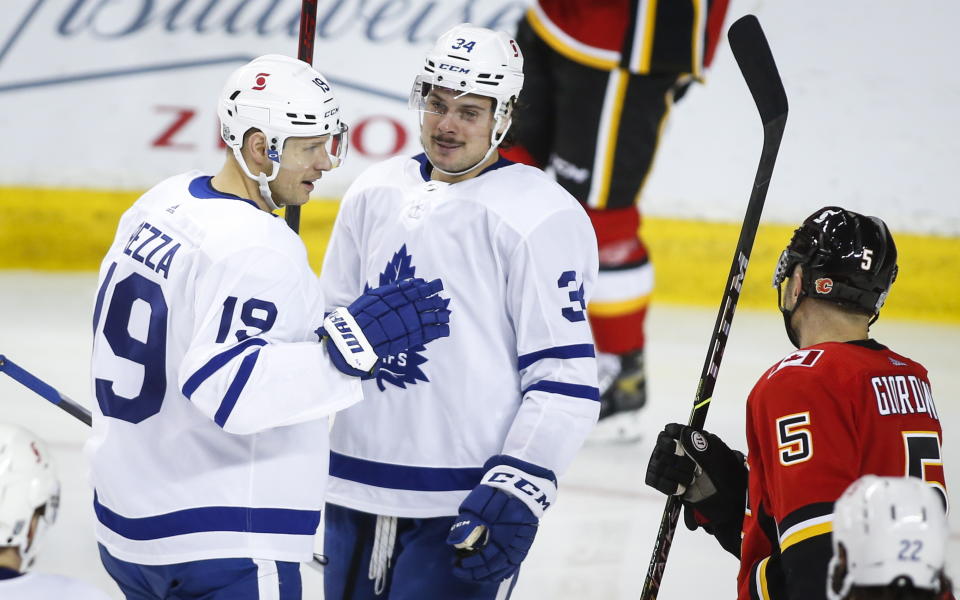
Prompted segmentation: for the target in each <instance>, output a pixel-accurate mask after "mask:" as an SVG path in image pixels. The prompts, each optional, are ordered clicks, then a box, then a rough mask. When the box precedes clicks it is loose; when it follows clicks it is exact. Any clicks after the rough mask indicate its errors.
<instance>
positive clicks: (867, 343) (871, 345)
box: [847, 339, 887, 350]
mask: <svg viewBox="0 0 960 600" xmlns="http://www.w3.org/2000/svg"><path fill="white" fill-rule="evenodd" d="M847 343H848V344H853V345H854V346H860V347H862V348H866V349H867V350H886V349H887V347H886V346H884V345H883V344H881V343H880V342H878V341H877V340H874V339H866V340H851V341H849V342H847Z"/></svg>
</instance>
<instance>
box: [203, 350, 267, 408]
mask: <svg viewBox="0 0 960 600" xmlns="http://www.w3.org/2000/svg"><path fill="white" fill-rule="evenodd" d="M259 356H260V350H254V351H253V352H251V353H250V354H248V355H246V356H244V357H243V362H241V363H240V368H239V369H237V375H236V377H234V378H233V382H232V383H231V384H230V387H229V388H227V394H226V395H225V396H224V397H223V401H222V402H220V408H218V409H217V414H216V415H214V417H213V421H214V423H216V424H217V425H219V426H220V427H223V426H224V425H225V424H226V422H227V419H229V418H230V413H232V412H233V407H234V406H236V405H237V399H238V398H240V392H242V391H243V386H245V385H247V381H248V380H249V379H250V373H252V372H253V366H254V365H255V364H257V357H259Z"/></svg>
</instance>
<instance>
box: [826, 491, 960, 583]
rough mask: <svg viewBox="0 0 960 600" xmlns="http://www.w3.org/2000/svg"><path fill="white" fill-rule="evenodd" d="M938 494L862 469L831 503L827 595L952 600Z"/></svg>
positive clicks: (945, 530)
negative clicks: (831, 554)
mask: <svg viewBox="0 0 960 600" xmlns="http://www.w3.org/2000/svg"><path fill="white" fill-rule="evenodd" d="M944 498H945V496H943V495H941V494H939V493H937V492H936V491H934V488H933V487H932V486H931V485H930V484H928V483H927V482H925V481H923V480H921V479H920V478H918V477H878V476H876V475H864V476H863V477H861V478H860V479H857V480H856V481H854V482H853V483H851V484H850V487H848V488H847V489H846V491H844V492H843V495H842V496H840V498H839V499H838V500H837V502H836V504H835V505H834V507H833V540H832V545H833V557H832V558H831V559H830V564H829V566H828V567H827V590H826V591H827V598H828V599H829V600H953V599H954V596H953V583H952V582H951V581H950V578H949V577H947V575H946V572H945V570H944V568H945V563H946V552H947V537H948V536H949V535H950V527H949V526H948V525H947V517H946V514H945V512H944V508H945V507H944V505H943V499H944Z"/></svg>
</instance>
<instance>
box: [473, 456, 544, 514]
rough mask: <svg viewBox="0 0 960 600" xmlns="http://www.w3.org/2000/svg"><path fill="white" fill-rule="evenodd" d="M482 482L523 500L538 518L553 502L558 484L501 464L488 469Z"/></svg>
mask: <svg viewBox="0 0 960 600" xmlns="http://www.w3.org/2000/svg"><path fill="white" fill-rule="evenodd" d="M480 483H482V484H484V485H489V486H490V487H495V488H498V489H501V490H503V491H505V492H507V493H508V494H511V495H513V496H516V497H517V498H518V499H519V500H522V501H523V503H524V504H526V505H527V507H528V508H529V509H530V511H531V512H533V514H535V515H536V516H537V518H538V519H539V518H543V513H544V511H545V510H547V509H548V508H550V505H551V504H553V499H554V497H555V496H556V495H557V484H556V483H554V482H552V481H550V480H549V479H545V478H543V477H536V476H534V475H530V474H529V473H524V472H523V471H521V470H520V469H517V468H514V467H511V466H509V465H499V466H497V467H495V468H493V469H490V470H489V471H487V473H486V475H484V478H483V481H481V482H480Z"/></svg>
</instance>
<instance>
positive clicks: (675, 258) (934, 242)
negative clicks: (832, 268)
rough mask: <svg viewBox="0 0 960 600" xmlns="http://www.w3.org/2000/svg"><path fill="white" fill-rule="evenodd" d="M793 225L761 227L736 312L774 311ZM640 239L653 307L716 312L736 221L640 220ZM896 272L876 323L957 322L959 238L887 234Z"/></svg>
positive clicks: (736, 233) (959, 319) (959, 314)
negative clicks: (780, 263) (779, 269)
mask: <svg viewBox="0 0 960 600" xmlns="http://www.w3.org/2000/svg"><path fill="white" fill-rule="evenodd" d="M795 228H796V225H773V224H766V225H761V226H760V228H759V230H758V231H757V238H756V241H755V242H754V245H753V252H752V254H751V256H750V265H749V269H748V270H747V277H746V280H745V281H744V285H743V288H742V292H741V296H740V301H739V304H738V305H737V306H738V308H744V307H748V308H759V309H767V310H776V306H777V291H776V289H775V288H773V287H772V286H771V280H772V278H773V269H774V267H775V266H776V263H777V259H778V258H779V257H780V252H781V251H782V250H783V249H784V248H785V247H786V245H787V243H788V242H789V241H790V237H791V236H792V235H793V230H794V229H795ZM642 234H643V239H644V241H645V243H646V244H647V247H648V249H649V250H650V259H651V261H652V262H653V265H654V268H656V270H657V281H656V285H655V287H654V290H653V298H652V302H653V304H654V305H656V304H658V303H661V302H662V303H664V304H684V305H690V306H705V307H713V308H714V309H715V308H716V307H717V306H719V303H720V298H721V296H722V295H723V289H724V286H725V285H726V283H727V275H728V274H729V271H730V263H731V261H732V259H733V252H734V249H735V248H736V245H737V238H738V237H739V236H740V223H716V222H708V221H694V220H685V219H663V218H655V217H644V218H643V225H642ZM893 236H894V239H895V240H896V242H897V253H898V263H899V265H900V273H899V275H898V276H897V281H896V283H894V284H893V288H892V289H891V292H890V296H889V297H888V298H887V301H886V304H885V305H884V307H883V309H882V310H881V318H896V319H913V320H920V321H932V322H947V323H960V277H958V276H957V273H958V266H957V262H958V259H957V257H958V256H960V237H940V236H934V235H918V234H907V233H898V232H897V231H894V232H893Z"/></svg>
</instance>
